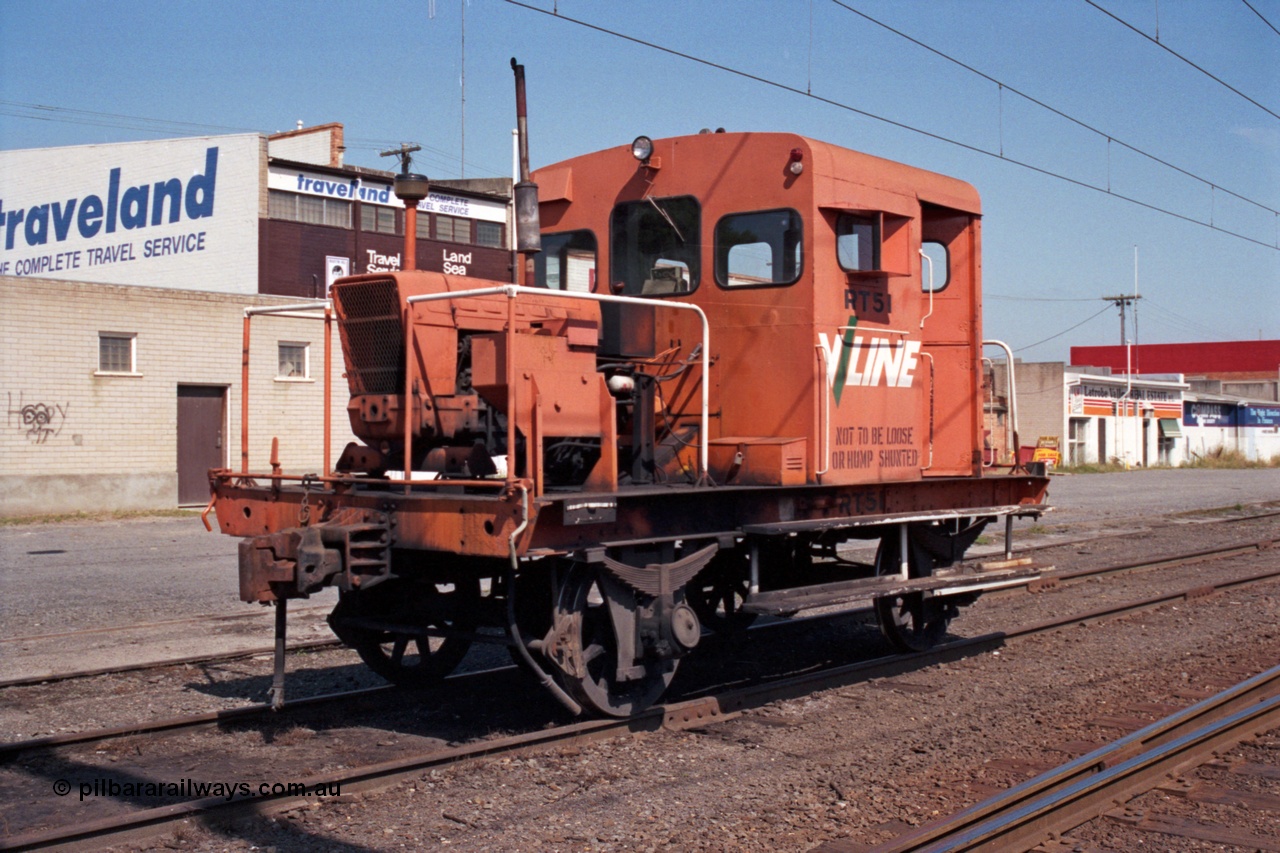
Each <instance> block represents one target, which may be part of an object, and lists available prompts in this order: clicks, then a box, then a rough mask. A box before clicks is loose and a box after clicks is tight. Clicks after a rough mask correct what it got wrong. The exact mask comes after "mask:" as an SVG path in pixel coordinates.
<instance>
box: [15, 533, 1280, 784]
mask: <svg viewBox="0 0 1280 853" xmlns="http://www.w3.org/2000/svg"><path fill="white" fill-rule="evenodd" d="M1278 542H1280V540H1262V541H1258V542H1250V543H1243V544H1238V545H1230V546H1223V547H1220V548H1209V549H1202V550H1198V551H1194V552H1188V553H1184V554H1177V555H1170V556H1165V557H1161V558H1157V559H1148V560H1142V561H1137V562H1128V563H1121V564H1113V565H1109V566H1102V567H1096V568H1090V569H1077V570H1066V571H1053V572H1050V573H1048V574H1047V575H1046V576H1045V577H1042V578H1041V579H1040V580H1038V581H1035V582H1033V583H1032V584H1031V585H1030V588H1031V589H1032V590H1033V591H1039V590H1044V589H1051V588H1055V587H1057V586H1059V585H1062V584H1070V583H1073V582H1080V581H1084V580H1088V579H1090V578H1097V577H1105V576H1107V575H1114V574H1121V573H1126V572H1139V571H1152V570H1156V569H1160V568H1171V567H1174V566H1180V565H1185V564H1188V563H1194V562H1198V561H1204V560H1210V559H1223V558H1227V557H1231V556H1235V555H1241V554H1248V553H1251V552H1254V551H1258V550H1265V549H1268V548H1271V547H1273V546H1274V545H1275V544H1276V543H1278ZM1267 577H1268V575H1262V576H1259V578H1258V579H1259V580H1265V579H1266V578H1267ZM1243 582H1255V580H1254V578H1253V577H1249V578H1245V579H1244V581H1243ZM1229 583H1231V582H1224V584H1222V586H1223V587H1224V588H1225V586H1226V585H1227V584H1229ZM1216 588H1217V587H1215V586H1213V585H1202V586H1199V587H1196V588H1194V589H1192V590H1188V591H1183V592H1175V593H1170V594H1167V595H1164V596H1161V597H1159V598H1155V599H1152V602H1153V603H1152V604H1151V605H1150V606H1152V607H1156V606H1160V605H1162V604H1166V603H1169V602H1171V601H1179V600H1183V599H1184V598H1186V597H1189V596H1190V597H1195V596H1202V595H1208V594H1210V593H1212V592H1213V591H1214V590H1215V589H1216ZM1026 590H1027V587H1017V588H1014V589H1009V590H997V591H995V592H991V593H988V596H989V597H999V596H1005V595H1016V594H1019V593H1024V592H1025V591H1026ZM1125 607H1128V605H1125ZM1116 612H1123V610H1120V611H1116ZM842 615H845V614H843V613H831V614H822V615H816V616H810V617H801V618H796V619H791V620H789V621H785V622H775V623H766V624H760V625H755V626H752V627H751V628H750V629H749V630H750V631H751V632H760V631H770V630H776V629H780V628H793V627H794V626H796V625H797V624H802V623H804V622H807V621H819V620H827V619H831V618H838V617H840V616H842ZM1109 615H1112V612H1111V611H1110V610H1105V609H1104V610H1100V611H1096V612H1093V613H1087V614H1083V615H1081V616H1079V617H1076V619H1077V620H1078V621H1090V620H1093V619H1097V618H1105V617H1106V616H1109ZM1060 621H1061V620H1058V621H1053V622H1046V623H1041V624H1037V625H1032V626H1029V628H1028V629H1014V630H1013V631H1010V632H1008V633H1007V634H1005V636H1009V637H1015V636H1021V635H1023V634H1025V633H1028V632H1029V633H1037V632H1039V631H1042V630H1051V629H1052V628H1053V627H1054V626H1056V625H1058V624H1059V623H1060ZM1068 621H1070V620H1068ZM976 639H978V640H982V639H983V638H982V637H979V638H976ZM964 642H966V641H958V642H957V643H949V644H946V646H944V647H939V649H936V650H934V651H938V650H942V649H950V648H952V647H957V646H962V645H963V643H964ZM338 645H340V644H339V643H338V642H337V641H336V640H335V641H332V642H329V641H326V642H323V643H315V644H314V645H307V646H304V647H303V648H313V647H330V646H338ZM249 654H250V653H245V655H244V656H249ZM261 654H264V655H268V654H271V650H270V649H267V650H265V651H263V652H261ZM922 654H923V655H924V656H925V657H924V658H920V657H918V656H910V655H908V656H894V657H890V658H884V659H878V660H884V661H888V660H895V659H899V658H901V659H909V660H912V661H916V660H921V659H924V660H927V659H928V657H927V656H928V655H931V654H933V651H931V652H925V653H922ZM238 657H240V656H237V658H238ZM237 658H231V659H237ZM217 659H218V660H223V659H225V658H223V657H219V658H217ZM167 665H171V664H158V665H157V666H167ZM862 665H863V664H861V663H859V664H852V665H851V666H854V667H858V666H862ZM515 669H516V668H515V667H514V666H505V667H493V668H487V669H483V670H477V671H473V672H466V673H457V674H455V675H452V676H450V677H449V678H447V679H446V683H447V684H449V685H450V688H446V689H452V690H458V691H464V692H465V691H467V690H470V689H472V687H471V682H473V681H476V680H481V679H489V678H493V677H501V675H502V674H504V673H511V672H513V671H514V670H515ZM396 689H397V688H396V687H395V686H394V685H391V684H383V685H377V686H373V687H366V688H361V689H358V690H350V691H342V692H337V693H325V694H320V695H316V696H309V697H304V698H300V699H293V700H289V701H287V702H286V703H285V704H284V706H283V708H281V709H280V711H283V712H285V713H289V712H296V711H300V710H304V709H310V708H316V707H319V706H323V705H328V704H333V703H337V702H343V701H351V700H355V699H364V698H367V697H371V696H378V695H382V694H387V693H391V692H393V691H395V690H396ZM277 713H279V711H273V709H272V707H271V705H270V704H268V703H255V704H252V705H246V706H242V707H238V708H228V709H222V710H218V711H209V712H205V713H201V714H191V715H186V716H180V717H171V718H163V719H159V720H153V721H149V722H146V723H138V724H132V725H124V726H112V727H109V728H101V729H94V730H90V731H84V732H68V733H65V734H59V735H49V736H46V737H40V738H33V739H29V740H23V741H14V742H10V743H0V759H5V758H11V757H13V756H17V755H21V754H23V753H26V752H31V751H33V750H38V749H48V748H52V747H57V746H69V745H73V744H88V743H98V742H103V741H107V740H112V739H115V738H121V737H131V736H134V735H141V734H156V733H161V732H173V731H178V730H182V729H194V728H200V727H205V726H215V725H225V724H228V723H243V722H249V721H252V720H254V719H259V718H264V717H269V716H271V715H273V714H277Z"/></svg>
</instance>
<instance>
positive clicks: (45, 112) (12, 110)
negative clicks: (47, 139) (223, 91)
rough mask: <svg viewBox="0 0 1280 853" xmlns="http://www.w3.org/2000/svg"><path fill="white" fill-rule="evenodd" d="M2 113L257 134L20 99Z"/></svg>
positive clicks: (158, 129)
mask: <svg viewBox="0 0 1280 853" xmlns="http://www.w3.org/2000/svg"><path fill="white" fill-rule="evenodd" d="M0 115H7V116H12V117H14V118H26V119H32V120H35V121H57V122H65V123H68V124H84V125H90V126H93V127H121V128H125V129H128V130H141V131H145V132H148V133H193V132H201V133H207V132H208V131H220V132H223V133H226V132H231V133H256V132H258V131H257V128H249V127H228V126H226V125H220V124H202V123H199V122H193V121H172V120H169V119H156V118H146V117H145V116H133V115H124V114H121V113H104V112H97V111H94V110H79V109H73V108H71V107H58V106H52V105H50V104H31V103H24V102H21V101H4V100H0Z"/></svg>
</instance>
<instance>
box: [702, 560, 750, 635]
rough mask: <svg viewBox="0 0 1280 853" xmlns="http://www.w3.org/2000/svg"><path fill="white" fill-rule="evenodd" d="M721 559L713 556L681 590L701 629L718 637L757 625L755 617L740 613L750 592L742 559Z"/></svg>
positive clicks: (745, 566) (747, 575)
mask: <svg viewBox="0 0 1280 853" xmlns="http://www.w3.org/2000/svg"><path fill="white" fill-rule="evenodd" d="M724 557H725V559H722V558H721V555H716V557H715V558H714V559H713V560H712V561H711V564H710V565H708V566H707V567H706V568H705V569H703V570H702V571H701V572H699V573H698V574H697V575H696V576H695V577H694V579H693V580H691V581H689V584H688V586H686V587H685V589H684V596H685V601H687V602H688V603H689V606H690V607H692V608H693V612H694V613H696V614H698V620H699V621H700V622H702V625H703V627H705V628H707V629H708V630H710V631H712V632H713V633H715V634H721V635H724V634H734V633H737V632H739V631H743V630H745V629H746V628H748V627H750V626H751V623H752V622H754V621H756V614H754V613H744V612H743V611H742V603H743V602H744V601H746V598H747V593H748V592H750V590H751V575H750V571H749V569H748V567H747V565H746V560H745V558H743V557H742V556H741V555H739V556H738V557H737V558H736V559H735V558H734V555H733V554H732V553H729V554H726V555H724Z"/></svg>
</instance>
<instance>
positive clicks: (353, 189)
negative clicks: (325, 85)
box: [267, 166, 507, 222]
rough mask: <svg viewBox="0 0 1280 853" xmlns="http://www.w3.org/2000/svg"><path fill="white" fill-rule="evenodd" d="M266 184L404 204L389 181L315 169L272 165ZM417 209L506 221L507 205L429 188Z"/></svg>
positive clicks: (369, 201)
mask: <svg viewBox="0 0 1280 853" xmlns="http://www.w3.org/2000/svg"><path fill="white" fill-rule="evenodd" d="M267 186H268V187H270V188H271V189H273V190H284V191H285V192H291V193H301V194H302V195H315V196H322V197H324V198H336V199H343V200H346V201H359V202H363V203H365V204H380V205H384V206H387V207H404V202H402V201H400V199H398V198H396V196H395V193H393V192H392V191H391V185H390V184H384V183H381V182H372V181H365V180H363V179H361V178H359V177H354V178H346V177H337V176H335V175H321V174H318V173H315V172H300V171H298V170H297V169H284V168H281V167H278V166H272V167H271V169H270V171H269V172H268V174H267ZM418 210H421V211H424V212H426V213H439V214H443V215H445V216H461V217H463V218H466V219H479V220H482V221H484V222H506V221H507V206H506V205H505V204H503V203H502V202H499V201H488V200H486V199H474V198H464V197H463V196H456V195H449V194H448V193H439V192H434V191H433V192H432V193H431V194H430V195H429V196H427V197H426V198H424V199H423V200H422V201H420V202H418Z"/></svg>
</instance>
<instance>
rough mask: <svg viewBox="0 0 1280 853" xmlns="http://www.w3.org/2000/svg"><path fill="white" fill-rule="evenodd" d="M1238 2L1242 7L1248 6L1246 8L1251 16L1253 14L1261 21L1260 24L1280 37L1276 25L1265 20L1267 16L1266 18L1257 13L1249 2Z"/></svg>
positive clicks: (1247, 0) (1243, 0)
mask: <svg viewBox="0 0 1280 853" xmlns="http://www.w3.org/2000/svg"><path fill="white" fill-rule="evenodd" d="M1240 2H1241V3H1243V4H1244V5H1246V6H1248V7H1249V11H1250V12H1252V13H1253V14H1255V15H1257V16H1258V17H1259V18H1261V19H1262V23H1264V24H1266V25H1267V26H1268V27H1270V28H1271V32H1273V33H1275V34H1276V35H1278V36H1280V30H1278V29H1276V25H1275V24H1273V23H1271V22H1270V21H1268V20H1267V16H1266V15H1264V14H1262V13H1261V12H1259V11H1258V10H1257V9H1256V8H1254V5H1253V4H1252V3H1250V2H1249V0H1240Z"/></svg>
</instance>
